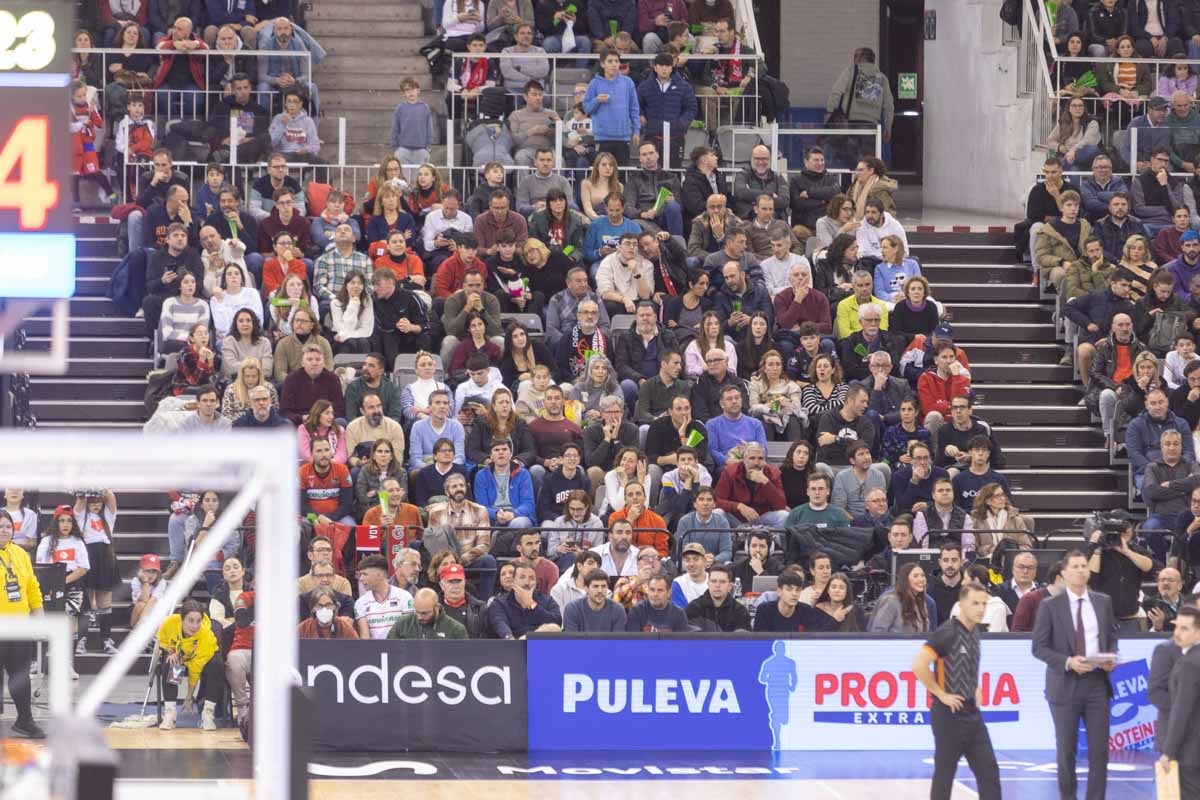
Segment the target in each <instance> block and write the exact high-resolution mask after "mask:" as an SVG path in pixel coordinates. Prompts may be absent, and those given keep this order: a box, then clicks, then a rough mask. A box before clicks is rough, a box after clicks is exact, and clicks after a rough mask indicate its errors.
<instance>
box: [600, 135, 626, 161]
mask: <svg viewBox="0 0 1200 800" xmlns="http://www.w3.org/2000/svg"><path fill="white" fill-rule="evenodd" d="M596 151H597V153H611V154H612V156H613V158H615V159H616V160H617V166H618V167H624V166H628V164H629V142H618V141H615V140H610V141H604V142H596Z"/></svg>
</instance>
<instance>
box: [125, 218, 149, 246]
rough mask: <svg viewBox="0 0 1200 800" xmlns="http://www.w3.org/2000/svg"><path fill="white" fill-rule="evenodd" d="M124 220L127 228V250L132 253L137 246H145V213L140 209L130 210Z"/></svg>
mask: <svg viewBox="0 0 1200 800" xmlns="http://www.w3.org/2000/svg"><path fill="white" fill-rule="evenodd" d="M125 221H126V223H127V225H126V227H128V229H129V252H131V253H132V252H133V251H134V250H136V249H137V248H139V247H144V246H145V243H146V240H145V236H146V215H145V214H144V213H142V212H141V211H130V212H129V216H128V217H126V218H125Z"/></svg>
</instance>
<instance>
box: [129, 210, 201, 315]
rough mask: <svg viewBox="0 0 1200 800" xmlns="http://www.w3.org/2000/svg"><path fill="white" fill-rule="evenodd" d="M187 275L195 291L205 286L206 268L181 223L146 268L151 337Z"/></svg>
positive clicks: (174, 226)
mask: <svg viewBox="0 0 1200 800" xmlns="http://www.w3.org/2000/svg"><path fill="white" fill-rule="evenodd" d="M185 194H186V193H185ZM184 275H191V276H192V279H193V281H194V283H193V287H196V286H201V285H202V282H203V280H204V265H203V264H202V263H201V262H200V255H199V254H198V253H197V252H196V250H195V249H193V248H192V247H189V246H188V232H187V228H186V227H184V226H183V225H181V224H179V223H171V224H170V226H168V228H167V233H166V247H165V248H164V249H162V250H155V251H154V252H153V253H151V254H150V260H149V263H148V264H147V266H146V294H145V296H144V297H143V298H142V312H143V316H144V317H145V321H146V329H147V330H148V331H149V332H150V336H151V337H153V336H154V335H155V333H156V331H157V330H158V324H159V317H160V315H161V313H162V308H163V304H164V303H165V302H166V299H167V298H168V297H169V296H171V295H176V296H177V295H178V292H179V290H178V289H176V287H177V286H178V285H179V281H180V278H181V277H182V276H184Z"/></svg>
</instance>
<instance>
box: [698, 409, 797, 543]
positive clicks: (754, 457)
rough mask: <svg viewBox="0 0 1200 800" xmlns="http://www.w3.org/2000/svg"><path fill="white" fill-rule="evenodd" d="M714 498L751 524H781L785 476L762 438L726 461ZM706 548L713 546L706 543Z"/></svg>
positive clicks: (785, 499) (739, 518) (784, 498)
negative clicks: (775, 464)
mask: <svg viewBox="0 0 1200 800" xmlns="http://www.w3.org/2000/svg"><path fill="white" fill-rule="evenodd" d="M731 396H732V395H731ZM702 492H703V489H700V490H698V491H697V497H698V496H699V494H701V493H702ZM715 498H716V502H717V505H718V506H719V508H720V509H721V510H722V511H724V512H725V513H727V514H729V515H731V516H732V517H733V518H734V519H735V520H738V521H741V522H745V523H748V524H756V525H765V526H768V527H780V526H781V525H783V522H784V520H785V519H786V518H787V514H788V508H787V497H786V496H785V495H784V491H783V482H782V476H781V475H780V472H779V469H778V468H777V467H775V466H773V465H771V464H768V463H767V452H766V448H765V447H764V446H763V445H762V444H761V443H760V442H755V441H751V442H747V443H746V444H745V445H744V446H743V447H742V457H741V458H740V459H730V460H729V461H728V462H727V463H726V464H725V466H724V467H723V468H722V470H721V474H720V477H719V478H718V480H717V487H716V492H715ZM697 513H699V505H698V504H697ZM701 521H703V520H701ZM687 522H688V515H685V516H684V517H683V518H682V519H681V520H680V523H679V531H680V537H681V541H682V537H683V535H684V531H685V530H686V529H687V527H686V525H685V523H687ZM706 549H710V550H711V548H707V545H706ZM716 552H717V554H718V558H717V560H718V561H720V562H722V563H728V562H729V561H730V559H731V558H732V554H731V553H726V554H725V557H724V558H722V557H720V556H721V555H722V552H723V551H716Z"/></svg>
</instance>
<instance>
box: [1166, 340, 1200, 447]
mask: <svg viewBox="0 0 1200 800" xmlns="http://www.w3.org/2000/svg"><path fill="white" fill-rule="evenodd" d="M1194 346H1195V345H1194V344H1193V347H1194ZM1183 374H1184V379H1183V383H1182V384H1180V386H1179V387H1178V388H1176V389H1175V390H1174V391H1172V392H1171V395H1170V398H1171V402H1170V406H1171V411H1172V412H1174V413H1175V414H1176V415H1177V416H1179V417H1182V418H1183V419H1184V420H1185V421H1186V422H1187V424H1188V428H1190V429H1191V430H1195V429H1196V427H1197V426H1198V425H1200V359H1193V360H1191V361H1189V362H1188V365H1187V367H1185V368H1184V371H1183Z"/></svg>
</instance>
